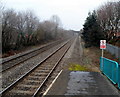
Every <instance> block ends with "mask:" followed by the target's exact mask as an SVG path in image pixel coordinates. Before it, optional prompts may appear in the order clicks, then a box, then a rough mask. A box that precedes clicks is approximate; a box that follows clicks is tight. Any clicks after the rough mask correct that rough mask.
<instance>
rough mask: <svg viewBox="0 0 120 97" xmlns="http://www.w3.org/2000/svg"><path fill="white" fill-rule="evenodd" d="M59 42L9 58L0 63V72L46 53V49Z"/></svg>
mask: <svg viewBox="0 0 120 97" xmlns="http://www.w3.org/2000/svg"><path fill="white" fill-rule="evenodd" d="M60 42H62V41H60V40H58V41H56V42H52V43H49V44H47V45H45V46H42V47H40V48H37V49H35V50H32V51H29V52H26V53H24V54H21V55H19V56H16V57H13V58H11V59H9V60H6V61H3V62H2V63H1V65H2V70H1V71H0V72H2V73H3V72H5V71H7V70H9V69H11V68H13V67H15V66H16V65H19V64H20V63H23V62H24V61H26V60H28V59H30V58H32V57H34V56H36V55H38V54H40V53H41V52H43V51H46V50H47V49H49V48H51V47H53V46H55V45H56V44H58V43H60Z"/></svg>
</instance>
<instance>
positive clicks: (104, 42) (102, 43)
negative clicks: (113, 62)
mask: <svg viewBox="0 0 120 97" xmlns="http://www.w3.org/2000/svg"><path fill="white" fill-rule="evenodd" d="M100 49H102V70H103V65H104V64H103V56H104V49H106V40H100Z"/></svg>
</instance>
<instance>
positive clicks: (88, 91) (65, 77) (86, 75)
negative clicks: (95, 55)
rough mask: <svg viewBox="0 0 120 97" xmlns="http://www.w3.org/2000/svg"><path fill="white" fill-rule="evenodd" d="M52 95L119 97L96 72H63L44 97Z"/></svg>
mask: <svg viewBox="0 0 120 97" xmlns="http://www.w3.org/2000/svg"><path fill="white" fill-rule="evenodd" d="M53 95H61V96H63V95H64V96H65V95H79V96H78V97H94V96H95V97H101V96H100V95H102V97H103V96H104V97H106V96H107V97H120V91H118V90H117V89H116V88H115V87H114V86H113V85H112V83H111V82H110V81H109V80H108V79H107V78H105V77H104V76H103V75H102V74H100V73H98V72H80V71H63V72H62V73H61V74H60V76H59V77H58V79H57V80H56V81H55V83H54V84H53V85H52V87H51V88H50V89H49V91H48V92H47V94H46V96H45V97H52V96H53ZM53 97H54V96H53Z"/></svg>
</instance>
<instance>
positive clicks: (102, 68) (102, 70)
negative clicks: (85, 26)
mask: <svg viewBox="0 0 120 97" xmlns="http://www.w3.org/2000/svg"><path fill="white" fill-rule="evenodd" d="M103 53H104V50H103V49H102V71H103V66H104V64H103Z"/></svg>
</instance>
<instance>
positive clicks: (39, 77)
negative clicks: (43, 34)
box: [0, 40, 72, 97]
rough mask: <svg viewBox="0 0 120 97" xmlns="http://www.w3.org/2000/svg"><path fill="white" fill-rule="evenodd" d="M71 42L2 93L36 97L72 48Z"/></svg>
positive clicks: (4, 94)
mask: <svg viewBox="0 0 120 97" xmlns="http://www.w3.org/2000/svg"><path fill="white" fill-rule="evenodd" d="M71 42H72V40H71V41H67V42H66V43H65V44H63V45H62V46H61V47H59V48H58V49H57V50H55V51H54V52H53V53H51V54H50V55H48V56H47V57H46V58H45V59H44V60H42V61H41V62H40V63H39V64H37V65H36V66H34V67H33V68H32V69H30V70H29V71H28V72H26V73H25V74H24V75H22V76H21V77H20V78H18V79H17V80H16V81H14V82H13V83H12V84H10V85H9V86H8V87H7V88H5V89H4V90H3V91H1V92H0V94H1V95H3V96H9V95H24V96H32V97H35V96H37V95H38V94H40V91H41V89H42V88H43V87H44V85H45V83H46V81H48V79H49V77H50V76H51V74H52V73H53V72H54V70H55V69H56V67H57V65H58V64H59V62H60V61H61V59H62V58H63V56H64V55H65V53H66V52H67V50H68V49H69V47H70V46H71Z"/></svg>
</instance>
